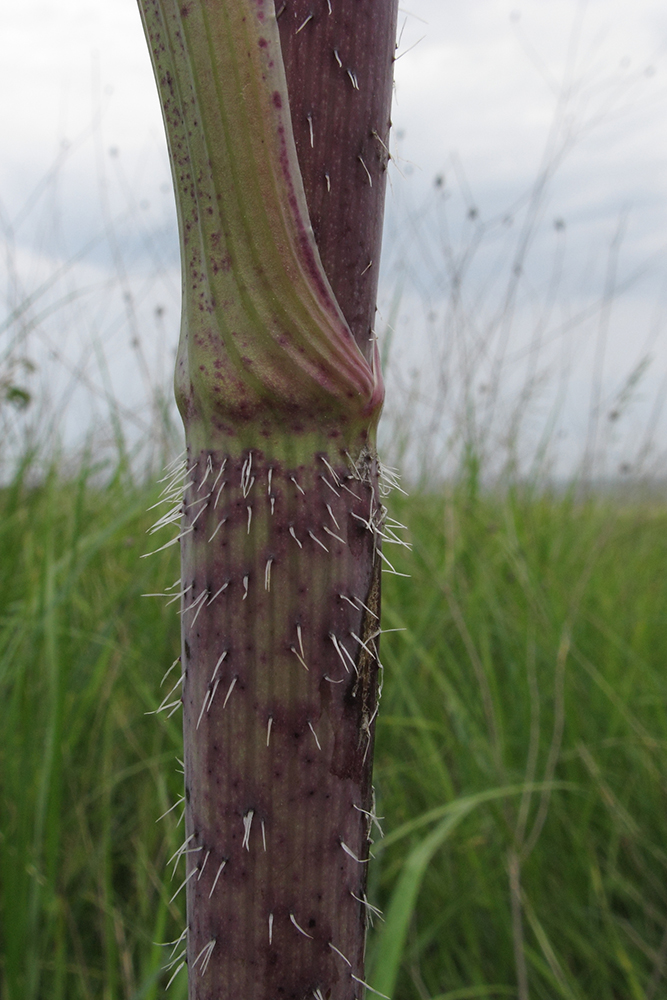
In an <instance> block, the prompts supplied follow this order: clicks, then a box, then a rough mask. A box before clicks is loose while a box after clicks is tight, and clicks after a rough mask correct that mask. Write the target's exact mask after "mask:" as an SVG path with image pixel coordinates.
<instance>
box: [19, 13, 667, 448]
mask: <svg viewBox="0 0 667 1000" xmlns="http://www.w3.org/2000/svg"><path fill="white" fill-rule="evenodd" d="M666 45H667V9H666V8H665V6H664V4H663V3H661V2H659V0H636V2H635V3H633V4H628V3H627V2H624V0H589V2H588V3H579V2H574V0H528V2H519V0H514V2H512V0H507V2H505V0H476V2H475V3H469V4H461V3H458V2H454V0H410V2H407V0H406V3H405V4H404V5H403V6H402V7H401V10H400V15H399V47H398V53H397V54H398V59H397V63H396V87H395V100H394V108H393V122H394V134H393V140H392V149H393V153H394V159H395V162H394V165H393V166H392V168H391V173H390V179H391V183H390V189H389V194H388V202H387V234H388V236H387V240H386V245H385V252H384V278H383V286H382V288H383V291H382V294H381V301H380V305H381V316H380V323H383V322H384V323H386V322H388V321H389V320H388V316H389V313H390V311H391V309H390V303H391V300H392V297H395V292H396V289H397V287H399V286H400V288H401V296H400V304H399V307H398V310H397V311H396V313H395V315H394V316H393V320H394V325H395V327H396V337H395V339H394V343H393V345H392V349H393V351H394V352H395V357H397V358H398V359H400V360H401V365H400V367H401V369H402V370H408V369H410V370H413V369H414V370H417V369H419V368H420V364H421V361H420V359H421V358H423V357H424V355H425V351H426V348H425V346H424V341H423V339H422V334H423V336H426V333H425V331H426V328H427V327H428V326H429V323H431V325H432V326H433V327H434V329H435V331H436V336H437V338H439V342H440V344H441V343H442V341H443V340H445V341H446V340H447V338H448V336H449V333H448V330H447V327H446V322H447V319H446V317H447V309H448V303H449V307H450V310H451V287H452V281H451V279H452V267H453V265H452V261H453V260H454V261H456V260H459V259H460V258H461V256H462V255H463V256H465V254H466V252H469V251H470V248H471V247H473V246H474V247H475V250H474V254H472V261H471V263H470V264H469V265H468V269H467V271H466V280H467V282H468V286H467V287H468V288H469V292H470V299H471V300H474V301H473V305H472V306H471V308H472V311H473V312H474V316H473V318H472V320H471V319H470V309H469V310H468V322H472V323H473V327H474V326H475V324H476V323H477V324H478V325H479V324H481V326H482V327H485V328H488V325H489V323H490V322H491V320H490V319H489V316H490V315H491V314H496V317H497V314H498V312H499V310H502V309H503V308H505V309H506V308H507V293H506V283H507V280H508V278H507V274H506V269H503V263H506V262H507V261H511V260H515V266H517V267H521V269H522V270H523V272H524V273H525V275H526V280H525V282H524V287H523V289H522V293H521V295H519V296H518V297H517V299H516V302H515V303H514V304H513V305H511V308H512V309H513V310H514V317H513V320H512V324H513V325H512V331H511V337H510V338H509V341H508V342H509V343H510V346H511V347H512V345H513V349H515V353H516V352H519V353H521V351H524V353H525V352H526V350H528V348H527V346H526V345H527V344H529V343H532V341H534V330H535V322H536V320H535V316H536V315H537V312H539V309H538V303H542V305H543V303H544V301H545V297H548V295H549V294H550V293H549V288H551V287H552V286H553V281H554V273H555V270H554V269H555V268H558V267H559V266H560V265H558V263H557V260H558V256H559V254H560V255H561V257H562V261H563V264H562V266H561V270H560V272H559V277H558V291H557V295H556V298H557V310H558V311H559V312H560V314H561V316H562V317H565V316H566V315H569V316H573V315H578V313H580V312H581V310H585V309H586V308H587V307H589V306H591V304H593V303H595V302H596V301H597V302H598V306H599V309H598V312H599V311H600V309H603V299H604V295H605V287H607V291H608V294H611V297H612V298H613V305H614V308H613V317H612V318H609V317H608V331H607V333H606V334H605V343H604V350H603V352H602V353H603V355H604V357H603V368H604V373H603V378H602V382H604V387H603V389H601V390H600V391H599V392H598V395H597V397H596V395H595V393H596V390H595V385H594V383H595V378H596V376H595V365H596V364H598V365H599V364H600V350H601V348H600V344H599V339H600V338H599V336H598V333H599V330H598V333H596V329H595V328H593V327H591V329H590V330H589V331H588V333H587V334H586V335H585V337H584V335H583V334H582V337H581V338H580V340H577V339H576V338H575V342H574V343H573V344H571V345H570V347H568V351H570V352H572V351H573V352H574V353H573V354H572V353H570V357H571V358H574V359H575V362H576V364H575V368H576V372H575V375H574V376H573V377H574V383H573V385H575V383H576V385H575V388H574V389H573V392H574V403H573V404H572V406H571V407H570V410H571V412H572V413H574V411H575V410H577V412H578V413H579V416H578V417H577V418H576V420H575V424H576V423H577V421H578V424H577V426H583V425H584V424H585V423H586V420H587V419H588V418H587V414H588V412H589V410H590V407H591V405H598V406H601V405H602V397H604V400H605V405H606V406H607V409H609V407H610V406H612V405H613V399H614V398H615V395H616V396H618V394H619V393H622V391H623V385H624V384H625V382H624V380H627V377H628V376H629V374H630V373H631V371H632V370H633V369H634V367H636V365H637V364H639V363H640V362H641V360H642V358H643V357H648V358H649V362H648V365H647V366H646V369H645V372H644V374H643V375H642V386H643V390H642V391H643V397H642V398H643V403H642V402H641V400H640V401H639V408H640V409H641V406H643V410H642V413H643V416H642V419H643V420H646V419H648V413H649V409H647V407H649V399H650V400H654V399H655V395H656V393H657V392H659V391H660V386H661V385H662V378H663V376H664V372H665V371H667V350H666V349H665V348H664V347H663V346H662V341H663V339H665V338H664V337H663V335H662V333H661V322H662V319H661V316H662V312H663V311H664V305H663V298H664V290H665V277H666V276H667V271H666V268H665V265H666V264H667V256H666V254H665V247H666V243H667V190H666V187H667V179H666V178H667V171H666V170H665V160H666V159H667V59H666V51H665V49H666ZM0 88H1V92H2V93H3V95H4V97H3V100H2V105H1V111H0V120H1V122H2V150H3V154H2V157H1V158H0V204H1V208H2V222H3V226H4V230H5V236H6V237H7V234H9V237H10V242H11V254H12V260H13V262H14V263H13V267H14V271H15V273H16V274H18V276H19V279H20V280H18V284H17V283H16V282H15V286H14V288H13V291H12V294H13V295H14V302H15V301H16V299H17V297H19V298H20V296H21V295H22V294H26V293H29V292H30V290H31V288H32V287H34V286H35V283H38V282H39V281H41V280H43V278H44V276H45V275H46V274H47V273H48V270H49V267H52V266H53V265H54V264H55V265H56V266H57V265H58V264H62V263H63V262H65V261H68V260H71V259H72V257H73V255H75V254H77V253H79V252H80V251H81V250H82V248H86V251H85V254H83V256H82V260H81V263H80V265H77V270H76V281H77V282H78V283H79V286H81V283H83V284H84V285H85V284H86V283H88V284H89V285H90V287H93V286H95V287H97V286H98V285H99V284H100V283H102V284H104V282H105V281H107V279H108V281H107V285H109V282H110V281H111V277H110V276H111V275H113V276H114V277H115V279H117V278H118V269H119V266H120V265H119V260H120V259H121V258H122V269H123V271H124V274H125V281H126V284H127V288H126V289H125V291H126V292H127V289H128V288H129V287H130V285H131V286H132V295H136V296H137V303H139V293H138V291H137V282H139V284H140V285H141V287H142V288H143V293H142V294H143V298H142V299H141V301H142V302H143V303H144V306H145V309H146V310H148V311H149V312H150V310H153V312H152V313H151V317H152V318H151V321H150V323H149V324H148V326H149V327H150V330H151V334H152V333H153V332H154V330H155V328H156V324H155V309H156V308H158V307H159V308H162V309H163V310H165V311H164V313H163V315H164V316H165V317H166V319H165V322H166V323H167V326H168V328H169V330H170V331H171V334H169V336H172V337H173V332H174V330H175V328H176V315H177V311H178V283H179V281H178V266H177V246H176V242H175V231H174V214H173V203H172V195H171V188H170V182H169V171H168V164H167V160H166V153H165V146H164V138H163V132H162V123H161V118H160V112H159V106H158V101H157V96H156V92H155V87H154V83H153V79H152V74H151V68H150V64H149V60H148V56H147V52H146V47H145V42H144V38H143V34H142V30H141V25H140V21H139V15H138V12H137V8H136V3H135V2H134V0H113V3H103V4H102V3H99V2H98V0H58V2H55V0H23V2H22V3H21V4H20V5H18V4H16V5H11V6H8V5H5V7H4V8H3V10H2V11H0ZM541 172H542V173H541ZM540 178H541V180H540ZM536 181H539V183H541V188H540V190H539V191H538V192H537V193H536ZM531 192H532V197H533V202H532V203H531V201H530V198H531ZM531 204H532V209H531V208H530V205H531ZM530 211H532V213H533V214H532V216H531V218H532V222H531V223H530V225H531V226H532V229H530V232H529V233H528V236H526V232H527V230H526V227H527V226H528V223H527V221H526V220H527V213H529V212H530ZM529 228H530V227H529ZM110 233H111V236H110ZM524 236H526V238H525V239H524V240H523V244H522V246H523V250H522V251H521V253H520V254H519V255H520V257H521V259H520V261H519V263H518V264H517V263H516V261H518V260H519V258H518V257H517V256H516V255H517V253H519V250H518V249H517V248H518V247H519V244H520V243H521V240H522V238H523V237H524ZM114 246H115V249H114ZM425 253H427V256H428V260H425V256H424V255H425ZM521 254H522V256H521ZM454 269H455V268H454ZM610 270H611V271H613V275H612V279H613V280H612V284H611V286H610V284H609V282H610ZM70 273H71V274H74V270H72V269H71V270H70ZM71 280H72V281H74V278H72V279H71ZM605 282H606V285H605ZM503 283H505V284H503ZM610 287H611V289H612V291H611V293H609V288H610ZM149 288H150V291H149ZM493 288H495V289H496V291H495V293H494V294H495V296H496V298H495V299H493V302H492V303H491V304H490V305H489V306H488V309H490V311H491V312H490V313H485V312H484V311H483V310H482V312H481V313H480V311H479V308H480V307H479V303H480V302H481V301H482V300H483V299H484V300H485V301H490V299H489V295H490V292H489V290H490V289H493ZM502 288H505V291H504V292H503V291H502V290H501V289H502ZM73 291H77V292H78V291H80V288H79V289H74V286H73V285H70V292H73ZM116 291H118V289H117V288H116ZM107 293H108V295H107V299H106V300H105V301H106V306H105V307H104V309H102V311H101V312H100V302H99V301H98V302H97V303H96V305H95V307H94V310H96V311H95V318H94V325H95V327H96V328H99V329H100V330H103V329H104V330H107V333H104V336H103V341H104V343H109V342H110V341H109V337H110V336H111V335H110V334H109V335H108V325H109V323H111V324H112V325H113V324H115V326H114V329H115V330H119V329H121V328H122V326H123V322H125V323H127V309H123V308H121V307H119V306H118V304H117V302H116V305H113V304H112V298H113V296H112V293H111V291H109V290H108V289H107ZM503 296H504V298H503ZM531 296H532V306H531ZM491 298H493V296H491ZM113 301H114V302H115V301H116V300H113ZM540 308H541V307H540ZM119 310H120V311H119ZM136 310H137V311H136V315H135V324H139V325H140V326H141V327H142V329H144V330H145V329H146V328H147V326H146V320H145V318H142V315H141V307H140V305H139V304H137V306H136ZM536 310H537V312H536ZM542 312H544V309H542ZM147 314H148V313H147ZM112 315H113V316H114V317H115V319H112ZM434 317H435V318H434ZM550 322H552V325H553V314H550ZM439 323H440V324H441V325H440V326H438V324H439ZM105 324H107V326H105ZM443 324H444V325H443ZM485 325H486V326H485ZM598 326H599V323H598ZM415 331H420V333H419V335H418V334H417V333H415ZM135 332H136V331H135ZM477 332H478V333H479V329H478V331H477ZM124 336H125V335H124ZM133 336H134V335H133V334H132V335H131V337H130V340H131V339H132V337H133ZM429 336H432V333H431V334H429ZM469 336H472V334H469ZM480 336H481V334H480ZM494 336H496V337H497V336H500V337H501V339H502V336H503V333H502V331H500V333H498V330H496V334H494ZM105 338H106V339H105ZM127 339H128V338H127V337H125V343H126V344H127ZM492 339H493V338H492ZM149 340H150V337H149ZM583 340H585V345H583V346H582V344H583ZM552 342H555V341H554V337H552ZM559 349H560V347H559ZM159 350H160V346H159V345H157V346H156V345H152V346H151V345H149V346H148V347H147V352H148V354H151V351H153V354H154V355H155V356H157V354H159ZM540 350H541V351H542V355H543V357H544V358H545V359H546V365H547V367H549V366H550V365H551V366H552V367H553V365H554V364H556V362H555V361H554V358H555V355H554V354H553V352H552V354H549V349H548V348H540ZM545 351H546V353H545ZM112 353H113V354H114V356H115V357H116V359H118V356H119V352H118V351H117V350H114V351H113V352H112ZM121 353H122V352H121ZM496 354H497V351H496ZM494 356H495V355H494ZM116 363H118V364H120V366H121V369H122V368H123V365H125V366H126V369H127V371H132V370H134V369H135V368H136V365H135V363H134V362H133V361H132V360H129V356H128V358H127V359H126V360H125V361H123V362H119V361H118V360H116V361H115V362H114V364H116ZM152 363H153V362H152V361H151V359H150V358H149V364H152ZM434 363H435V362H434ZM444 363H445V362H444V361H443V359H442V358H439V359H438V360H437V364H444ZM469 363H471V362H469V361H468V362H466V364H469ZM568 363H569V362H568ZM457 364H458V365H459V368H458V369H457V371H459V375H460V366H461V364H463V361H461V359H459V361H458V362H457ZM431 367H433V365H431ZM570 367H572V364H570ZM493 370H494V368H493V363H492V361H491V360H489V357H488V356H487V357H486V360H485V361H479V364H478V375H476V376H475V377H476V378H477V381H478V382H479V383H480V384H481V385H482V387H483V385H484V380H485V379H488V378H490V377H492V375H493ZM521 377H523V376H521ZM577 380H578V381H577ZM427 381H428V379H427ZM459 381H460V379H459ZM473 381H474V379H473ZM511 382H512V380H511V378H510V384H511ZM519 382H520V378H519ZM516 384H517V385H518V384H519V383H518V382H517V383H516ZM577 386H578V387H577ZM404 388H405V387H404ZM434 391H436V388H435V387H434V386H433V385H431V386H430V388H429V390H428V392H431V393H433V392H434ZM517 391H518V390H517ZM428 392H427V391H426V388H425V395H428ZM596 398H597V404H595V399H596ZM575 404H576V405H575ZM650 405H652V403H651V404H650ZM567 433H573V432H572V430H570V431H568V432H567ZM628 433H629V434H630V437H632V434H633V433H634V434H635V436H636V434H637V433H638V431H636V430H635V431H631V430H629V431H628ZM666 440H667V437H666Z"/></svg>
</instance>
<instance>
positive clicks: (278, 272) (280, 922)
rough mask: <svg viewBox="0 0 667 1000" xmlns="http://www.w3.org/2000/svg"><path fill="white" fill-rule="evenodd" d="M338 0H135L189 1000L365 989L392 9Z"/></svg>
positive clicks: (347, 995)
mask: <svg viewBox="0 0 667 1000" xmlns="http://www.w3.org/2000/svg"><path fill="white" fill-rule="evenodd" d="M335 6H336V0H332V7H331V14H329V10H328V4H327V0H323V2H322V4H321V7H322V9H321V10H317V11H315V12H312V11H311V10H310V8H308V11H305V13H304V10H305V8H304V10H301V5H300V4H299V3H293V4H290V5H289V8H288V7H285V9H284V10H283V11H282V17H283V18H284V21H283V23H282V24H281V25H280V34H279V29H278V23H279V22H278V19H277V18H276V12H275V9H274V5H273V2H272V0H234V2H233V3H232V2H230V0H226V2H223V0H219V2H218V3H211V2H210V0H209V2H207V0H188V2H185V3H183V2H181V3H176V2H175V0H140V8H141V12H142V17H143V20H144V26H145V29H146V34H147V38H148V41H149V45H150V48H151V53H152V57H153V64H154V69H155V75H156V79H157V82H158V87H159V90H160V95H161V99H162V106H163V113H164V118H165V123H166V128H167V135H168V140H169V147H170V154H171V162H172V170H173V175H174V185H175V189H176V195H177V204H178V214H179V229H180V237H181V250H182V265H183V322H182V331H181V341H180V346H179V353H178V358H177V366H176V393H177V400H178V404H179V408H180V411H181V414H182V417H183V421H184V424H185V430H186V444H187V459H186V462H185V465H184V468H183V476H184V480H183V487H182V488H183V489H184V500H183V519H182V524H181V529H180V534H181V552H182V571H181V584H182V587H181V589H182V591H183V592H184V593H183V598H182V601H183V603H182V607H181V614H182V622H183V627H182V633H183V645H182V668H183V674H182V679H183V707H184V744H185V746H184V750H185V797H186V834H185V843H184V845H183V853H182V856H183V858H184V859H185V872H184V874H182V875H181V877H180V880H179V883H178V885H181V887H182V888H183V889H185V890H186V893H187V912H188V926H187V945H186V951H187V956H186V957H187V963H188V967H189V981H190V998H191V1000H204V998H209V997H213V996H215V997H216V998H217V1000H223V998H227V997H229V998H232V997H234V998H235V1000H238V998H239V997H243V998H244V1000H245V998H247V1000H250V998H253V1000H264V998H265V1000H275V998H276V997H283V998H285V1000H287V998H288V997H294V998H302V997H306V996H315V998H316V1000H323V998H325V997H326V998H329V997H332V998H333V997H335V998H336V1000H352V998H355V997H358V996H359V995H360V992H361V989H362V984H363V978H364V968H363V956H364V936H365V925H366V913H367V907H366V903H365V886H366V872H367V868H368V860H369V844H370V827H371V823H372V815H373V794H372V786H371V766H372V750H373V734H374V721H375V716H376V712H377V700H378V695H379V692H378V669H379V661H378V652H377V641H378V636H379V614H380V565H381V563H380V558H379V555H378V551H379V540H380V537H381V533H382V528H381V525H382V519H383V514H384V508H383V507H382V504H381V502H380V498H379V492H378V464H377V458H376V455H375V431H376V427H377V421H378V419H379V414H380V409H381V405H382V398H383V386H382V379H381V375H380V372H379V364H378V356H377V346H376V344H375V342H374V337H373V335H372V332H371V325H372V317H373V313H374V308H375V303H374V298H375V292H376V288H377V262H378V257H379V240H380V232H381V211H382V194H383V190H384V171H385V168H386V158H387V154H386V141H387V133H388V127H389V98H390V93H391V65H392V55H393V32H394V30H395V18H396V4H395V0H391V2H389V3H387V4H386V5H384V7H383V9H382V11H381V12H380V13H378V11H377V10H376V9H375V8H376V7H377V4H374V3H372V2H371V0H355V2H354V3H352V2H351V0H345V2H342V0H341V2H339V3H338V7H337V9H336V10H334V7H335ZM311 14H312V16H311ZM302 15H303V18H302V20H300V21H299V24H296V25H295V18H296V19H297V20H299V18H301V17H302ZM357 26H358V28H359V30H358V32H357V30H356V27H357ZM338 36H340V37H338ZM281 39H282V43H281ZM332 39H333V40H335V45H336V53H337V54H338V57H337V58H336V53H334V51H333V44H334V42H333V41H332ZM376 43H377V44H376ZM281 44H282V46H283V48H284V51H285V63H286V67H285V66H284V63H283V48H281ZM371 52H372V53H373V55H371V54H370V53H371ZM323 53H328V58H329V62H330V63H332V64H333V69H332V66H331V65H328V64H326V63H325V62H324V55H323ZM362 57H364V58H362ZM348 59H349V60H352V62H348ZM364 59H365V63H364ZM357 60H358V61H359V65H358V66H356V61H357ZM339 62H340V63H341V65H340V66H339V65H338V63H339ZM362 63H364V65H363V67H362ZM380 64H382V73H380V72H379V68H378V67H379V65H380ZM304 67H310V76H311V78H312V80H315V79H316V80H317V82H318V86H314V87H313V89H312V91H311V92H310V95H309V93H308V90H307V89H306V86H305V80H306V75H304ZM286 68H287V71H288V72H287V75H286V73H285V69H286ZM348 69H349V72H348ZM334 70H335V72H334ZM336 74H338V75H337V77H336V80H335V81H334V80H333V77H334V76H336ZM362 83H363V85H364V87H366V86H367V87H368V89H367V94H366V97H364V95H363V92H362ZM364 100H365V101H366V102H367V107H366V110H365V112H362V111H360V110H359V107H360V106H361V105H362V102H363V101H364ZM310 101H312V105H311V103H309V102H310ZM306 107H308V108H309V110H308V111H307V112H306V115H305V125H304V114H303V112H304V110H305V108H306ZM328 115H329V116H333V118H332V119H329V118H327V116H328ZM347 119H349V122H350V130H349V132H348V131H347ZM293 123H294V131H295V132H296V134H297V142H296V143H295V139H294V134H293V131H292V126H293ZM316 126H317V130H318V131H317V133H316V131H315V129H316ZM311 128H312V132H311ZM320 128H321V132H320ZM304 129H306V130H307V131H306V133H305V134H306V136H307V142H306V143H305V144H304V141H303V138H304ZM299 136H300V141H299ZM311 137H312V143H311ZM316 139H317V142H316ZM325 139H326V142H325V141H324V140H325ZM297 147H299V155H297ZM304 150H305V153H304ZM323 165H325V166H326V169H324V170H323ZM323 175H326V176H323ZM324 195H326V197H324ZM309 209H310V213H309ZM311 216H312V218H313V221H314V223H315V229H316V232H315V235H314V234H313V229H312V228H311ZM316 238H317V242H316ZM370 261H372V264H371V266H368V264H369V262H370ZM323 263H324V265H325V266H324V267H323ZM362 264H363V266H361V265H362ZM180 489H181V487H180V486H179V484H178V481H177V480H175V482H174V497H176V496H177V495H178V494H179V490H180Z"/></svg>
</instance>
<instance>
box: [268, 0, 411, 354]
mask: <svg viewBox="0 0 667 1000" xmlns="http://www.w3.org/2000/svg"><path fill="white" fill-rule="evenodd" d="M278 9H279V10H281V9H282V13H281V14H280V17H279V18H278V26H279V28H280V41H281V45H282V53H283V60H284V62H285V74H286V76H287V87H288V90H289V101H290V110H291V112H292V127H293V129H294V138H295V141H296V149H297V154H298V157H299V166H300V168H301V176H302V177H303V183H304V187H305V190H306V200H307V202H308V210H309V212H310V220H311V222H312V225H313V231H314V233H315V239H316V241H317V246H318V248H319V251H320V256H321V258H322V264H323V266H324V270H325V271H326V274H327V277H328V278H329V281H330V282H331V286H332V288H333V290H334V292H335V295H336V298H337V300H338V303H339V305H340V307H341V309H342V310H343V315H344V316H345V318H346V320H347V322H348V324H349V326H350V329H351V330H352V333H353V334H354V337H355V339H356V341H357V343H358V344H359V347H360V348H361V350H362V351H363V352H364V353H365V355H366V357H367V358H370V346H369V338H370V336H371V331H372V328H373V325H374V317H375V301H376V297H377V286H378V275H379V263H380V245H381V241H382V219H383V210H384V195H385V186H386V170H387V165H388V162H389V128H390V124H391V123H390V120H389V111H390V105H391V86H392V79H393V73H392V64H393V57H394V48H395V42H396V16H397V9H398V0H381V2H380V0H336V2H334V0H330V3H327V0H286V2H284V0H280V2H279V3H278ZM329 10H331V13H329ZM311 15H312V16H311Z"/></svg>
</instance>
